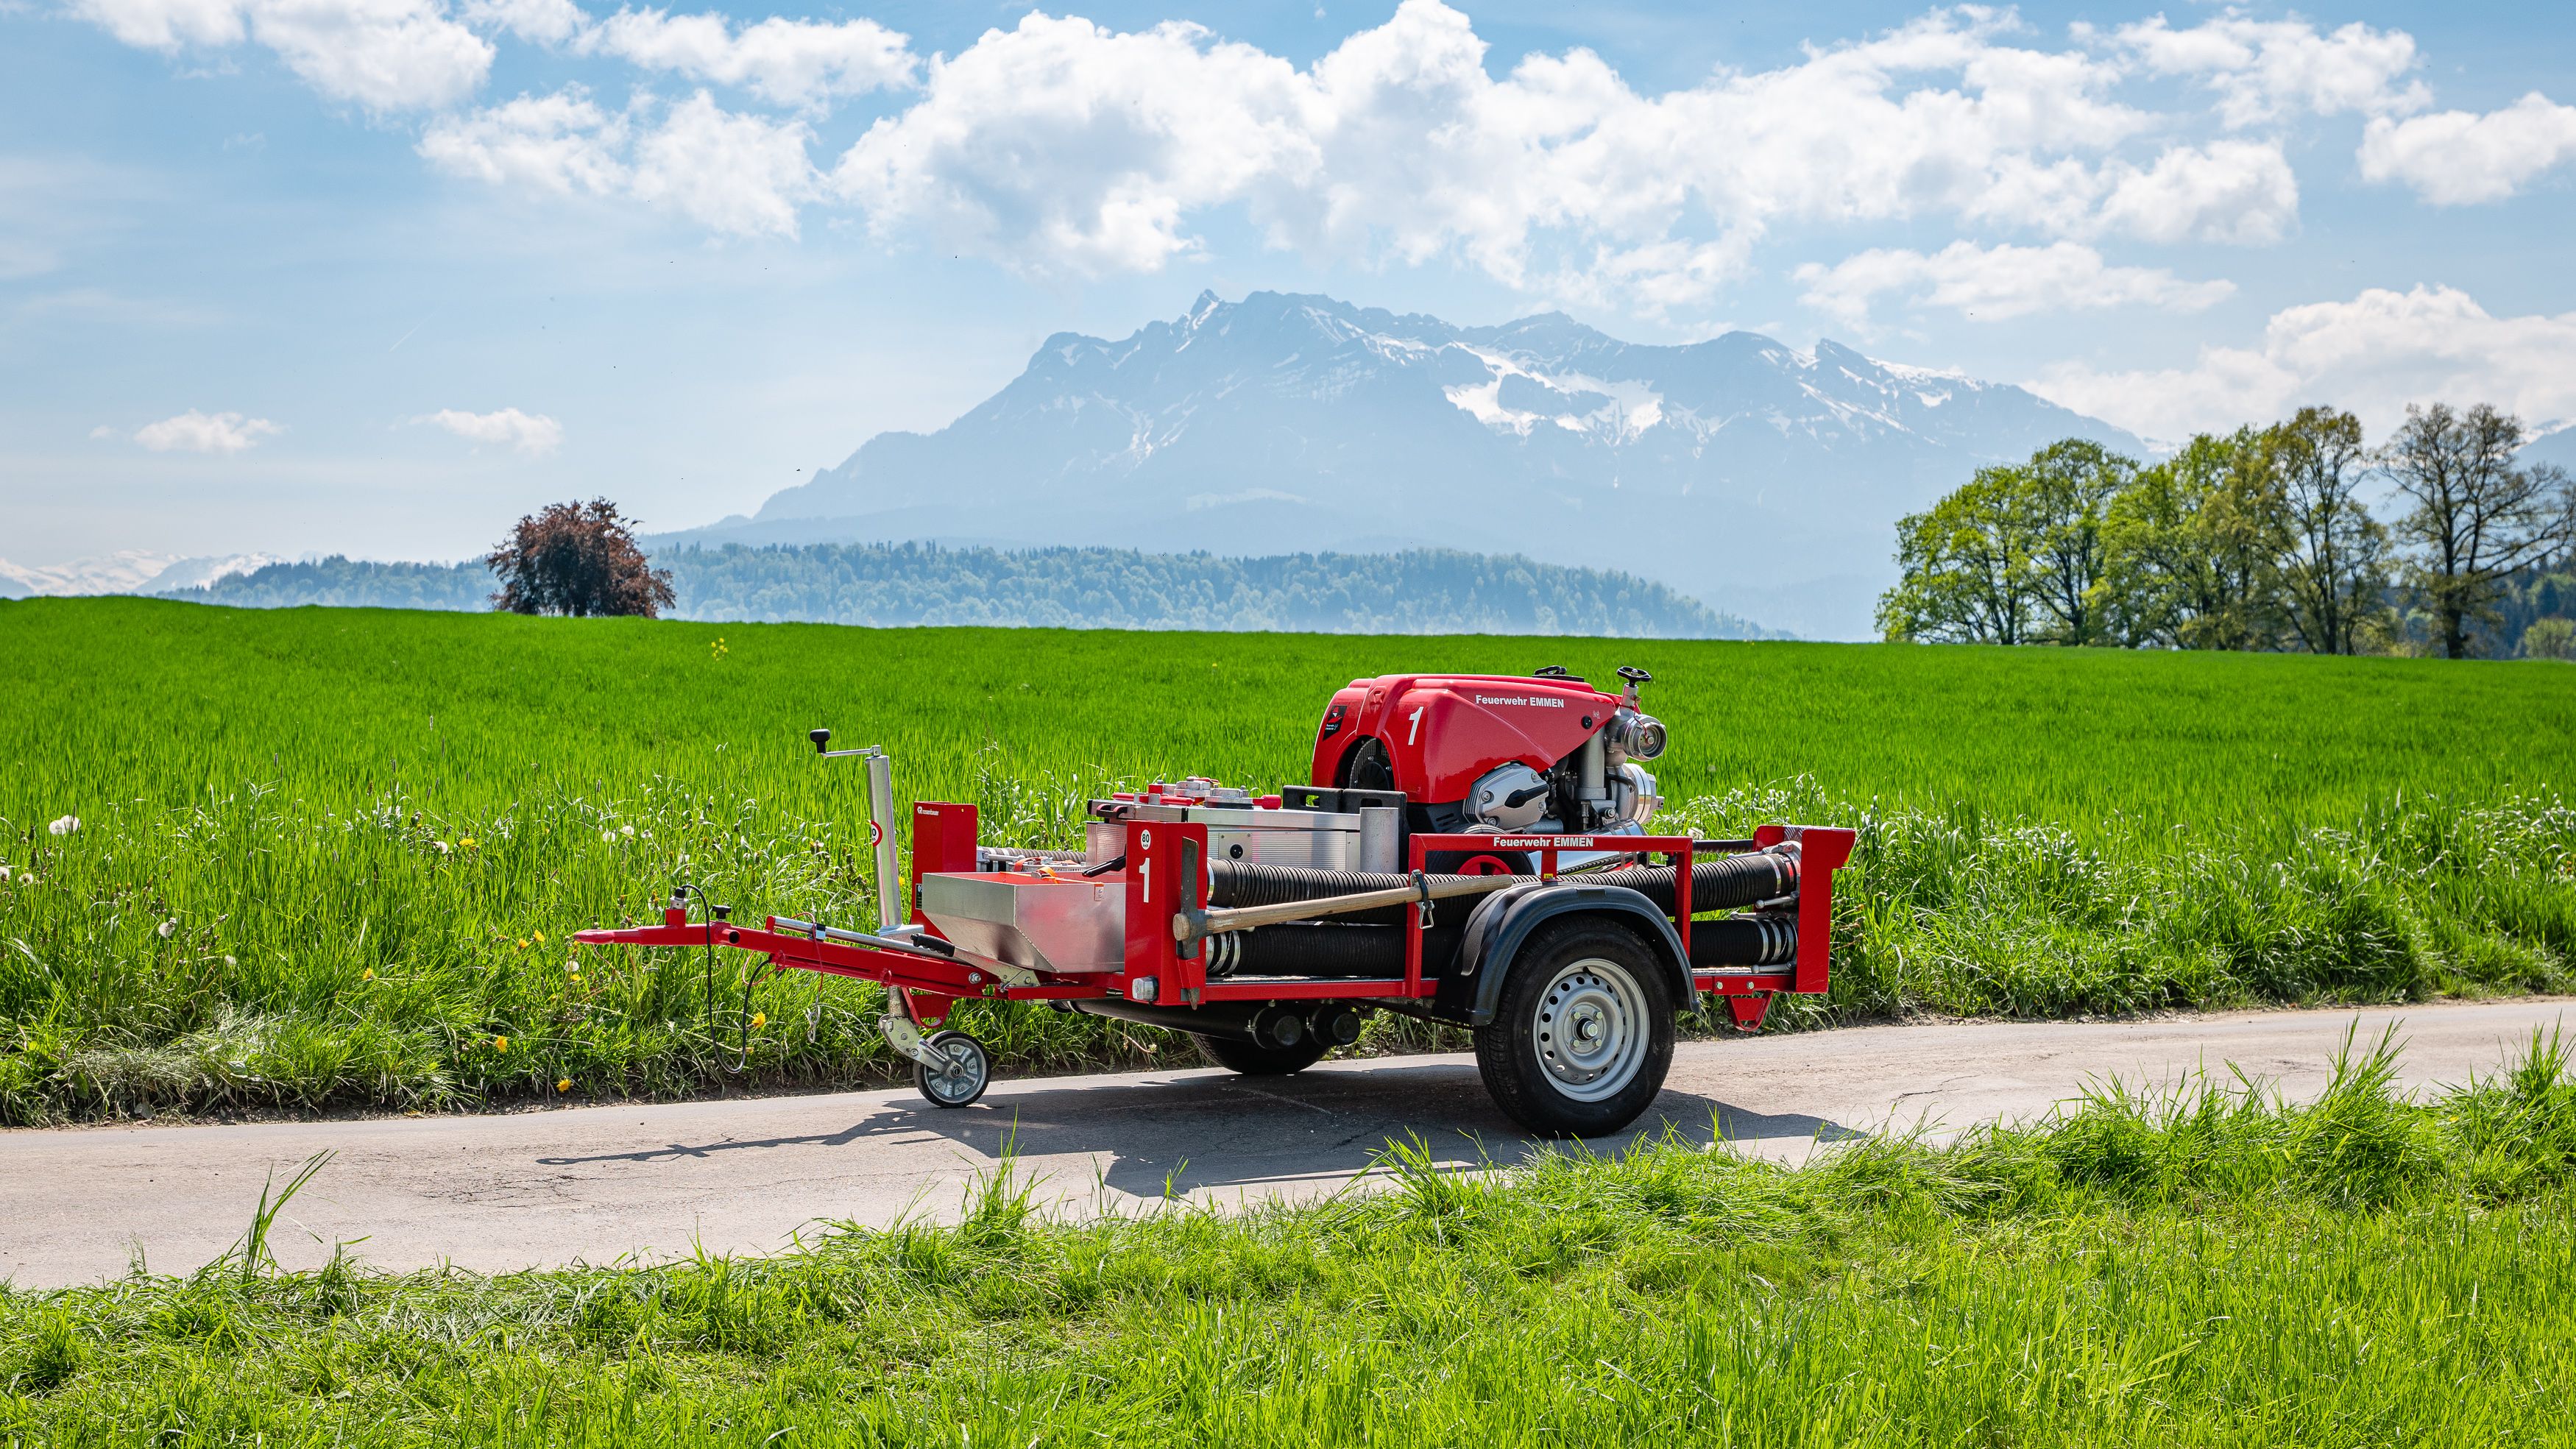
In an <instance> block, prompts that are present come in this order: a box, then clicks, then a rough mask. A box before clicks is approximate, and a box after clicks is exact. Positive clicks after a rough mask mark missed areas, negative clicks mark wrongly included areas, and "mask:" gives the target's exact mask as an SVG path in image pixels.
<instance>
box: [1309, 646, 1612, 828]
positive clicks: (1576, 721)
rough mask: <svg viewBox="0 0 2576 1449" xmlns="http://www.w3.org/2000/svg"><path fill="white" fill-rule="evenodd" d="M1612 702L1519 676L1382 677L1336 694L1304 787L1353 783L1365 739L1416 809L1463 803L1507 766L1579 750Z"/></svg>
mask: <svg viewBox="0 0 2576 1449" xmlns="http://www.w3.org/2000/svg"><path fill="white" fill-rule="evenodd" d="M1618 708H1619V696H1617V695H1615V694H1604V693H1602V692H1601V691H1600V690H1597V689H1594V688H1593V687H1592V686H1591V685H1588V684H1586V683H1584V682H1583V681H1582V680H1579V679H1552V678H1544V677H1540V678H1533V677H1531V676H1529V675H1522V674H1381V675H1379V676H1378V677H1377V678H1375V679H1355V680H1352V681H1351V682H1350V683H1349V684H1348V685H1346V686H1344V687H1343V688H1342V689H1340V690H1338V691H1336V692H1335V693H1334V695H1333V698H1332V702H1331V703H1330V704H1327V705H1326V706H1325V707H1324V718H1323V720H1322V722H1321V723H1320V724H1318V725H1317V726H1316V727H1315V759H1314V765H1313V768H1312V770H1311V771H1310V772H1309V775H1308V782H1309V783H1311V784H1315V785H1322V786H1328V787H1339V786H1344V785H1352V784H1359V783H1363V782H1360V781H1357V780H1354V779H1353V778H1351V770H1352V766H1353V765H1354V764H1356V763H1358V761H1359V756H1358V755H1356V754H1355V751H1357V750H1358V748H1359V746H1360V744H1361V742H1362V741H1364V740H1371V739H1374V740H1376V741H1377V742H1378V743H1379V744H1380V745H1381V746H1383V747H1384V749H1385V752H1386V759H1387V762H1388V764H1389V765H1390V766H1391V767H1392V769H1393V771H1394V777H1395V778H1394V782H1393V783H1392V784H1391V785H1387V786H1383V787H1380V788H1386V789H1394V790H1401V791H1403V792H1404V794H1405V797H1406V798H1407V799H1410V800H1418V801H1426V802H1429V801H1447V800H1458V799H1463V798H1464V797H1465V796H1466V794H1467V791H1468V789H1469V787H1471V786H1473V785H1474V784H1475V783H1476V780H1477V779H1478V777H1480V776H1482V775H1483V774H1484V773H1485V772H1486V771H1488V770H1491V769H1494V768H1496V767H1497V766H1501V765H1507V764H1511V763H1513V762H1515V761H1517V762H1519V763H1520V764H1524V765H1527V766H1529V767H1530V768H1531V769H1533V770H1542V771H1543V770H1545V769H1547V768H1548V767H1549V766H1551V765H1553V764H1555V763H1556V762H1557V761H1559V760H1562V759H1564V758H1565V757H1566V756H1568V755H1570V754H1572V753H1574V752H1575V751H1576V750H1578V749H1581V748H1582V747H1583V742H1584V741H1585V740H1587V739H1590V738H1591V737H1592V736H1593V735H1595V734H1597V733H1599V732H1600V730H1601V729H1602V727H1603V726H1605V725H1607V724H1608V723H1609V722H1610V716H1611V714H1612V713H1613V712H1614V711H1616V710H1617V709H1618Z"/></svg>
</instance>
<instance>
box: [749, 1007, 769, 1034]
mask: <svg viewBox="0 0 2576 1449" xmlns="http://www.w3.org/2000/svg"><path fill="white" fill-rule="evenodd" d="M767 1025H769V1013H768V1012H765V1011H755V1012H753V1013H752V1014H751V1029H752V1030H753V1031H758V1030H760V1029H761V1028H762V1027H764V1026H767Z"/></svg>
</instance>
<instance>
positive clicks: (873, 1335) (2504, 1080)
mask: <svg viewBox="0 0 2576 1449" xmlns="http://www.w3.org/2000/svg"><path fill="white" fill-rule="evenodd" d="M2393 1059H2394V1047H2393V1046H2392V1045H2391V1044H2390V1043H2389V1041H2388V1040H2386V1039H2384V1038H2383V1039H2382V1040H2381V1041H2380V1042H2379V1043H2378V1044H2377V1046H2376V1047H2375V1048H2371V1047H2368V1046H2367V1045H2365V1046H2364V1048H2362V1049H2360V1050H2353V1049H2350V1048H2348V1049H2347V1051H2346V1053H2345V1056H2344V1058H2343V1060H2342V1061H2341V1062H2340V1063H2339V1064H2338V1068H2337V1071H2336V1073H2335V1077H2334V1081H2333V1084H2332V1086H2331V1087H2330V1088H2329V1089H2328V1090H2327V1092H2326V1093H2325V1094H2324V1095H2323V1096H2322V1097H2321V1098H2320V1099H2319V1100H2317V1101H2315V1102H2313V1103H2310V1104H2307V1105H2303V1106H2286V1105H2284V1104H2282V1103H2280V1102H2278V1101H2277V1100H2273V1099H2271V1098H2269V1097H2267V1096H2265V1095H2264V1094H2262V1093H2261V1092H2259V1091H2256V1090H2254V1089H2252V1088H2251V1087H2247V1086H2241V1085H2234V1084H2230V1085H2224V1086H2222V1085H2218V1084H2212V1083H2208V1082H2200V1083H2195V1084H2191V1085H2190V1086H2189V1087H2187V1088H2185V1089H2180V1090H2176V1091H2172V1092H2168V1093H2161V1094H2142V1093H2138V1092H2132V1091H2126V1090H2122V1089H2119V1088H2117V1087H2116V1086H2115V1087H2109V1088H2105V1089H2103V1090H2100V1091H2098V1092H2096V1093H2095V1094H2094V1095H2093V1096H2092V1097H2091V1098H2090V1099H2089V1100H2087V1101H2085V1102H2084V1103H2082V1104H2081V1105H2080V1106H2079V1107H2078V1108H2076V1109H2075V1110H2073V1111H2071V1112H2069V1113H2066V1114H2064V1115H2062V1116H2060V1117H2058V1118H2055V1119H2052V1120H2050V1121H2048V1122H2044V1123H2041V1124H2038V1125H2036V1126H2031V1127H2016V1128H1997V1129H1991V1130H1985V1131H1980V1132H1977V1133H1974V1134H1972V1135H1970V1136H1968V1137H1967V1138H1965V1139H1964V1140H1962V1141H1960V1142H1958V1143H1956V1144H1954V1145H1951V1146H1948V1147H1931V1146H1926V1145H1924V1144H1922V1143H1920V1142H1910V1141H1899V1140H1882V1139H1865V1140H1860V1141H1856V1142H1852V1143H1848V1144H1845V1145H1840V1146H1836V1147H1833V1148H1829V1149H1822V1150H1820V1151H1819V1153H1818V1154H1817V1156H1816V1157H1815V1158H1814V1159H1812V1160H1811V1161H1810V1163H1809V1164H1808V1165H1807V1166H1805V1167H1803V1168H1799V1169H1795V1170H1784V1169H1780V1168H1776V1167H1772V1166H1767V1165H1763V1164H1760V1163H1755V1162H1750V1161H1746V1160H1742V1159H1738V1158H1736V1157H1734V1156H1733V1155H1732V1154H1728V1153H1724V1152H1706V1151H1700V1150H1695V1149H1692V1148H1690V1147H1688V1146H1686V1145H1683V1144H1679V1143H1673V1142H1667V1143H1664V1144H1660V1145H1650V1146H1645V1147H1641V1148H1639V1149H1637V1150H1635V1151H1633V1152H1630V1153H1627V1154H1624V1155H1622V1156H1619V1157H1617V1158H1614V1159H1607V1160H1603V1159H1594V1158H1588V1157H1584V1156H1581V1155H1579V1154H1570V1153H1559V1154H1551V1155H1543V1156H1540V1157H1537V1158H1535V1159H1533V1160H1531V1161H1529V1162H1528V1163H1526V1164H1522V1165H1519V1166H1517V1167H1514V1168H1512V1169H1510V1170H1507V1171H1504V1172H1501V1173H1497V1174H1494V1175H1490V1176H1477V1175H1462V1174H1457V1173H1448V1172H1442V1171H1439V1170H1437V1169H1436V1168H1434V1167H1433V1166H1432V1165H1431V1164H1430V1163H1429V1161H1428V1158H1427V1156H1426V1155H1424V1154H1423V1153H1421V1152H1419V1151H1417V1150H1414V1149H1411V1148H1409V1147H1407V1146H1405V1145H1402V1144H1393V1145H1391V1146H1390V1148H1389V1150H1388V1153H1387V1155H1386V1158H1385V1162H1384V1165H1385V1167H1386V1168H1387V1170H1388V1172H1389V1174H1390V1175H1391V1176H1392V1178H1393V1181H1392V1183H1391V1184H1389V1185H1388V1187H1387V1190H1385V1191H1381V1192H1377V1193H1372V1194H1360V1195H1353V1196H1347V1197H1344V1198H1342V1199H1339V1200H1336V1201H1333V1202H1330V1203H1326V1204H1323V1205H1320V1206H1312V1207H1306V1208H1300V1209H1293V1210H1291V1209H1274V1210H1265V1211H1256V1212H1252V1213H1249V1214H1245V1215H1242V1216H1233V1217H1226V1216H1217V1215H1212V1214H1207V1213H1201V1212H1193V1211H1185V1210H1171V1211H1165V1212H1158V1213H1153V1214H1149V1215H1147V1216H1144V1217H1142V1218H1135V1219H1128V1220H1121V1221H1108V1222H1094V1223H1089V1224H1081V1225H1076V1224H1067V1223H1062V1222H1051V1221H1047V1220H1044V1219H1043V1218H1041V1217H1040V1216H1039V1215H1038V1214H1036V1213H1035V1212H1033V1211H1032V1209H1031V1205H1030V1195H1029V1193H1028V1192H1027V1191H1026V1189H1025V1185H1021V1184H1015V1183H1014V1182H1013V1181H1012V1180H1011V1178H1010V1177H1009V1176H1008V1175H1007V1174H1005V1175H1003V1176H1001V1177H999V1178H996V1179H994V1180H991V1181H988V1182H986V1183H984V1184H983V1185H982V1186H981V1187H980V1188H979V1189H978V1190H977V1191H976V1192H975V1193H974V1194H973V1195H972V1197H971V1199H970V1201H969V1202H968V1204H967V1210H966V1213H965V1216H964V1220H963V1221H962V1222H961V1223H959V1224H957V1225H955V1226H946V1227H942V1226H930V1225H919V1224H916V1225H911V1226H905V1227H900V1228H897V1229H894V1230H891V1231H862V1230H855V1229H853V1230H845V1231H839V1232H835V1233H832V1234H829V1235H827V1236H826V1237H824V1238H823V1239H821V1240H820V1241H818V1242H816V1243H815V1244H813V1245H811V1246H809V1247H808V1248H807V1249H805V1250H803V1251H799V1252H795V1253H791V1254H787V1255H784V1256H780V1257H776V1258H767V1259H757V1260H736V1259H724V1258H715V1257H700V1258H697V1259H695V1260H691V1261H684V1262H679V1263H674V1264H670V1265H666V1266H651V1267H614V1268H604V1269H595V1270H575V1271H566V1272H549V1273H527V1274H511V1275H504V1276H499V1277H479V1276H475V1275H471V1274H466V1273H459V1272H448V1273H433V1274H420V1275H413V1276H402V1277H393V1276H383V1275H377V1274H373V1273H370V1272H368V1271H367V1270H366V1269H365V1268H363V1267H362V1266H361V1265H359V1264H358V1263H357V1262H355V1261H354V1260H351V1259H349V1258H345V1257H343V1258H339V1259H335V1261H333V1262H332V1263H331V1264H330V1265H329V1266H327V1267H326V1268H324V1269H322V1270H320V1271H317V1272H312V1273H300V1274H291V1273H280V1272H276V1271H274V1270H271V1269H268V1268H266V1267H265V1266H264V1265H263V1264H262V1262H261V1261H260V1259H259V1256H258V1253H257V1251H256V1248H255V1247H246V1248H245V1249H243V1250H241V1251H238V1252H237V1253H236V1254H235V1255H234V1256H233V1257H232V1258H230V1259H228V1260H226V1261H224V1262H221V1263H218V1264H215V1265H211V1266H210V1267H209V1268H208V1269H206V1270H205V1271H202V1272H200V1273H198V1274H196V1275H194V1276H192V1277H188V1278H167V1277H164V1278H144V1277H137V1278H131V1279H127V1280H123V1281H118V1282H111V1283H107V1284H103V1285H100V1286H97V1287H93V1288H85V1289H76V1290H69V1291H61V1292H47V1293H16V1294H0V1385H5V1386H6V1390H7V1397H6V1398H0V1427H5V1430H6V1432H7V1433H8V1434H10V1435H11V1436H12V1442H13V1443H25V1444H37V1443H58V1444H84V1445H87V1444H125V1443H136V1444H140V1443H153V1444H198V1443H254V1442H255V1443H263V1444H272V1445H280V1444H302V1443H334V1444H402V1445H410V1444H420V1445H429V1444H437V1445H456V1444H473V1445H521V1444H526V1445H540V1444H542V1445H593V1444H599V1445H607V1444H632V1443H645V1442H649V1443H657V1444H664V1443H667V1444H727V1445H733V1444H762V1443H785V1444H828V1445H842V1444H849V1445H881V1444H943V1445H965V1446H981V1445H1010V1446H1015V1449H1017V1446H1027V1445H1051V1444H1066V1445H1070V1444H1081V1443H1096V1442H1102V1441H1104V1440H1106V1441H1114V1442H1118V1443H1122V1444H1138V1445H1163V1444H1170V1445H1206V1444H1225V1445H1273V1444H1276V1445H1305V1444H1344V1443H1347V1444H1370V1445H1411V1444H1425V1445H1432V1444H1461V1443H1540V1442H1545V1443H1566V1444H1575V1445H1593V1444H1598V1445H1631V1444H1645V1443H1685V1442H1688V1443H1723V1444H1738V1443H1740V1444H1781V1445H1809V1444H1813V1445H1827V1444H1833V1445H1847V1444H2024V1443H2100V1444H2124V1445H2127V1444H2156V1445H2168V1444H2170V1445H2201V1444H2244V1443H2296V1444H2303V1445H2377V1444H2397V1443H2404V1444H2495V1443H2511V1442H2533V1443H2537V1442H2548V1441H2551V1440H2553V1439H2555V1438H2558V1437H2560V1436H2562V1435H2563V1431H2564V1429H2565V1424H2566V1405H2567V1403H2568V1402H2569V1401H2570V1395H2571V1393H2572V1392H2576V1081H2571V1079H2570V1076H2569V1073H2568V1060H2567V1056H2566V1054H2565V1052H2564V1051H2563V1050H2561V1049H2560V1048H2559V1047H2558V1045H2557V1043H2555V1042H2554V1041H2553V1042H2548V1043H2544V1042H2541V1041H2538V1040H2535V1041H2534V1042H2533V1043H2532V1045H2531V1049H2530V1050H2529V1052H2528V1053H2527V1054H2525V1055H2524V1057H2523V1058H2522V1059H2521V1060H2520V1061H2519V1062H2518V1063H2516V1064H2514V1065H2513V1066H2511V1067H2510V1068H2509V1069H2508V1070H2507V1071H2505V1072H2504V1073H2502V1074H2501V1075H2499V1076H2498V1077H2496V1078H2494V1079H2492V1080H2487V1081H2482V1082H2475V1083H2471V1084H2469V1085H2468V1086H2466V1087H2464V1088H2462V1089H2459V1090H2456V1091H2453V1092H2449V1093H2447V1094H2444V1095H2440V1096H2438V1097H2434V1098H2432V1099H2430V1100H2426V1101H2422V1102H2411V1101H2407V1100H2403V1099H2401V1098H2400V1097H2399V1096H2397V1095H2396V1094H2394V1093H2392V1091H2391V1089H2390V1079H2391V1066H2392V1063H2393Z"/></svg>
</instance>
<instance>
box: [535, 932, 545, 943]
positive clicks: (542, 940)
mask: <svg viewBox="0 0 2576 1449" xmlns="http://www.w3.org/2000/svg"><path fill="white" fill-rule="evenodd" d="M536 941H537V944H538V945H540V946H542V945H544V944H545V943H546V933H545V932H543V931H539V932H537V933H536Z"/></svg>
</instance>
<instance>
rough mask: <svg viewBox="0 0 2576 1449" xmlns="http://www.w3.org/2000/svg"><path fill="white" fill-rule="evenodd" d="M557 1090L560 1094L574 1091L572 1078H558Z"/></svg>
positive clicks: (556, 1081)
mask: <svg viewBox="0 0 2576 1449" xmlns="http://www.w3.org/2000/svg"><path fill="white" fill-rule="evenodd" d="M555 1090H556V1091H558V1092H569V1091H571V1090H572V1078H570V1077H558V1078H556V1079H555Z"/></svg>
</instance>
